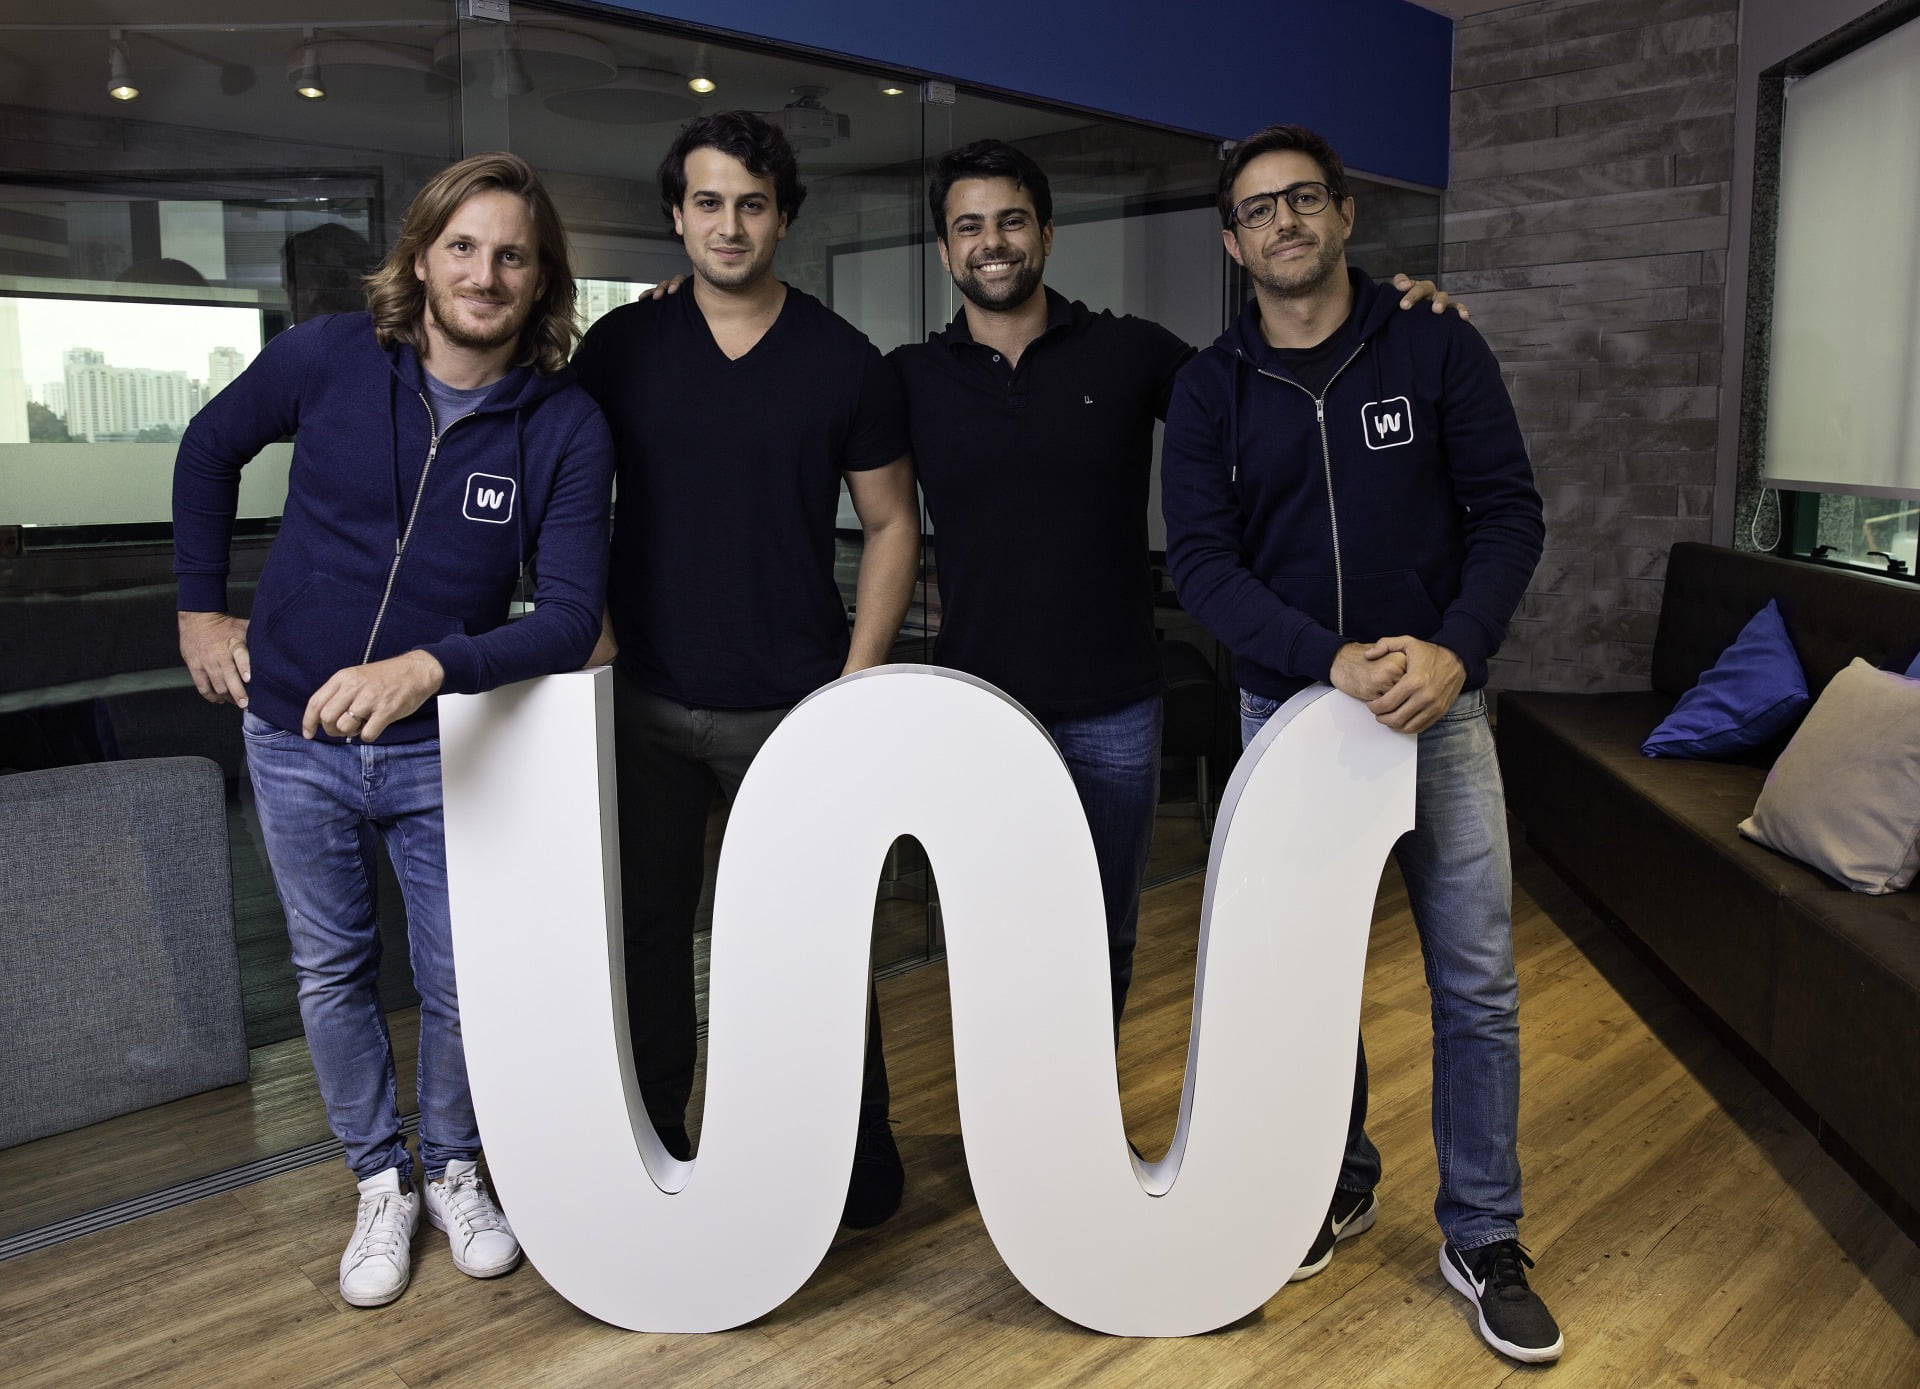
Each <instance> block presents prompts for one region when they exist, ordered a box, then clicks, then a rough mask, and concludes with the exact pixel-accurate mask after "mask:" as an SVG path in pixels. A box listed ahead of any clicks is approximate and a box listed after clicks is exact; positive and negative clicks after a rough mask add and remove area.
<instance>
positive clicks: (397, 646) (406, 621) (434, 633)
mask: <svg viewBox="0 0 1920 1389" xmlns="http://www.w3.org/2000/svg"><path fill="white" fill-rule="evenodd" d="M466 630H467V624H466V623H465V622H463V621H461V619H459V618H457V617H453V616H451V615H449V614H447V613H438V612H433V611H432V610H430V609H427V608H416V607H413V606H411V605H410V604H407V603H402V602H399V601H398V600H393V601H390V602H389V603H388V604H387V611H386V615H385V616H384V617H383V618H381V620H380V630H379V632H378V633H377V634H376V635H375V637H374V643H373V654H372V656H371V657H369V659H370V660H375V661H384V660H386V659H387V658H388V657H389V656H399V655H402V654H404V653H406V652H408V651H412V650H413V649H414V648H416V647H421V646H431V645H433V643H434V642H437V641H439V640H440V639H441V638H443V637H451V636H459V635H463V634H464V633H465V632H466ZM362 649H364V644H363V648H362ZM356 659H358V658H357V656H356Z"/></svg>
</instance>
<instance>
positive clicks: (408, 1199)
mask: <svg viewBox="0 0 1920 1389" xmlns="http://www.w3.org/2000/svg"><path fill="white" fill-rule="evenodd" d="M419 1228H420V1198H419V1197H418V1196H417V1195H408V1194H406V1193H404V1192H402V1191H401V1190H400V1169H399V1168H397V1167H389V1168H388V1169H387V1170H386V1171H384V1172H376V1173H375V1174H374V1175H373V1176H371V1177H368V1178H367V1179H366V1180H365V1181H364V1182H361V1183H360V1215H359V1218H358V1219H357V1220H356V1221H355V1222H354V1226H353V1238H352V1239H351V1240H349V1241H348V1242H347V1252H346V1253H344V1254H342V1255H341V1256H340V1296H341V1297H342V1298H343V1299H344V1300H345V1301H346V1302H348V1303H350V1304H351V1305H353V1306H355V1307H384V1306H385V1305H386V1304H387V1303H389V1302H391V1301H393V1300H394V1299H395V1298H396V1297H398V1296H400V1294H401V1293H403V1292H405V1291H406V1290H407V1280H408V1279H410V1278H411V1277H412V1276H413V1232H414V1231H415V1230H417V1229H419Z"/></svg>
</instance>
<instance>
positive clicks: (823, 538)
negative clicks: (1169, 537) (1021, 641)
mask: <svg viewBox="0 0 1920 1389" xmlns="http://www.w3.org/2000/svg"><path fill="white" fill-rule="evenodd" d="M660 188H661V198H662V201H663V202H664V204H665V206H666V209H667V211H668V213H669V215H670V216H671V217H672V218H673V224H674V229H675V230H676V231H677V232H678V233H679V234H680V236H681V239H682V241H683V242H684V243H685V246H686V250H687V255H688V256H689V258H690V259H691V260H692V262H693V268H694V275H693V281H692V292H691V293H686V294H677V295H673V296H671V297H666V298H660V299H657V300H643V301H641V302H640V303H638V304H632V305H628V306H626V307H624V308H619V309H615V310H614V311H613V312H611V313H609V314H607V315H606V316H605V317H604V318H602V319H601V320H600V321H599V322H598V323H597V324H595V325H594V327H593V329H592V330H591V331H590V332H589V333H588V334H587V336H586V338H585V340H584V341H583V342H582V343H581V345H580V350H579V352H578V353H577V354H576V355H575V357H574V362H573V365H574V370H575V371H576V373H577V374H578V376H579V379H580V382H581V384H582V385H583V386H585V387H586V389H587V391H588V392H589V394H591V395H592V396H593V397H594V399H595V400H596V401H598V402H599V404H600V407H601V409H602V411H603V412H604V413H605V414H606V417H607V422H608V424H609V425H610V426H611V428H612V431H613V442H614V453H615V460H616V465H617V474H616V476H617V481H618V493H617V502H616V511H615V521H614V532H613V554H612V561H611V570H610V574H609V577H608V584H607V606H608V613H609V618H610V621H611V626H612V631H613V636H614V639H615V641H616V642H617V644H618V648H619V654H618V657H617V660H616V662H615V665H614V688H615V692H616V705H615V732H616V742H617V758H618V769H619V777H620V832H621V833H620V838H621V874H622V878H623V880H624V883H625V891H626V902H627V907H626V921H625V933H626V954H627V987H628V1011H629V1021H630V1023H631V1026H632V1029H633V1050H634V1066H635V1070H636V1072H637V1076H638V1080H639V1083H640V1093H641V1098H642V1100H643V1101H644V1103H645V1104H646V1107H647V1112H648V1114H649V1116H650V1117H651V1118H652V1120H653V1124H654V1128H655V1129H656V1130H657V1131H658V1132H659V1134H660V1137H661V1140H662V1141H663V1142H664V1143H665V1145H666V1146H667V1149H668V1151H670V1152H672V1153H674V1154H675V1155H676V1156H679V1157H685V1156H687V1155H688V1153H689V1151H690V1143H689V1141H688V1137H687V1131H686V1105H687V1101H688V1098H689V1096H690V1095H691V1093H692V1087H693V1072H694V1063H695V1055H696V1043H695V1014H694V996H693V983H694V980H693V919H694V912H695V909H696V907H697V905H698V902H699V897H700V888H701V878H702V873H703V858H704V854H703V850H704V844H705V839H706V823H707V811H708V809H709V807H710V804H711V802H712V798H713V796H714V794H715V793H716V792H719V793H721V794H723V795H726V796H728V797H731V796H732V795H733V793H734V792H735V791H736V790H737V789H738V787H739V785H740V782H741V779H742V778H743V777H744V776H745V775H746V770H747V766H748V764H749V763H750V762H752V760H753V757H754V755H755V754H756V753H757V752H758V751H759V750H760V747H761V745H762V744H763V743H765V742H766V740H767V738H768V737H769V736H770V735H771V734H772V732H773V730H774V728H775V726H776V725H777V724H778V723H779V722H780V720H781V719H782V718H783V717H784V716H785V714H786V712H787V710H788V709H790V708H792V707H793V705H795V704H796V703H798V702H799V701H800V700H801V699H803V698H805V697H806V696H807V695H808V694H810V693H811V692H812V691H813V690H814V689H816V688H818V687H819V686H820V685H823V684H825V683H827V682H828V681H831V680H834V679H836V678H837V677H839V676H840V675H842V674H843V673H846V672H850V671H855V670H861V669H864V668H865V667H868V666H872V665H877V664H879V663H881V662H882V661H884V660H886V658H887V653H888V651H889V649H890V648H891V646H892V643H893V639H894V636H895V634H896V633H897V632H898V631H899V629H900V622H901V619H902V617H903V616H904V615H905V613H906V608H907V602H908V599H909V597H910V596H911V593H912V589H913V581H914V577H915V571H916V569H917V567H918V563H919V554H918V551H919V540H920V528H919V516H918V512H917V507H916V503H915V497H914V483H913V471H912V465H911V462H910V460H909V458H908V454H907V430H906V419H905V412H904V408H903V403H902V400H901V396H900V388H899V383H898V381H897V380H896V379H895V377H894V375H893V373H892V372H891V371H889V370H888V368H887V365H886V362H885V360H884V359H883V358H882V357H881V356H880V354H879V352H878V351H877V350H876V349H875V348H874V346H873V345H872V344H871V343H870V342H868V341H867V339H866V338H865V337H863V336H862V335H861V334H860V332H859V331H858V330H857V329H855V328H854V327H852V326H851V325H850V324H848V323H847V322H846V321H845V320H843V319H841V318H839V317H838V316H836V315H835V314H834V313H832V312H831V311H830V310H829V309H827V308H826V306H825V305H823V304H821V303H820V301H819V300H817V299H814V298H813V297H812V296H810V295H807V294H803V293H802V292H800V291H799V290H796V289H792V288H790V287H788V286H787V285H785V284H783V283H781V282H780V281H779V280H778V279H776V278H775V277H774V273H773V260H774V252H775V250H776V248H777V247H778V245H779V243H780V241H781V240H782V239H783V238H784V237H785V236H786V233H787V228H788V227H789V226H790V225H791V224H792V222H793V219H794V217H795V215H797V214H798V212H799V210H800V203H801V200H802V198H803V197H804V196H805V194H806V190H805V188H804V187H803V186H802V185H801V183H800V179H799V173H798V169H797V166H796V163H795V160H794V156H793V151H792V150H791V148H789V146H788V144H787V141H786V137H785V136H783V135H782V134H781V133H780V132H779V131H778V130H777V129H775V128H774V127H772V126H770V125H768V124H767V122H765V121H764V120H762V119H761V118H760V117H758V116H756V115H754V114H752V113H750V112H745V111H734V112H727V113H724V114H721V115H714V116H705V117H701V118H700V119H698V120H696V121H694V122H692V123H691V124H690V125H689V126H688V127H687V129H686V130H684V131H683V132H682V133H681V135H680V136H679V138H678V139H677V140H675V142H674V144H673V146H672V147H671V148H670V149H669V150H668V152H667V156H666V159H665V160H664V161H663V162H662V164H661V166H660ZM842 478H844V479H845V480H846V483H847V487H848V490H849V491H850V492H851V494H852V497H853V505H854V509H855V511H856V512H858V513H859V516H860V523H861V528H862V530H863V532H864V534H865V548H864V550H863V553H862V557H861V563H860V578H859V588H858V602H857V608H856V615H855V619H854V624H853V632H852V636H851V639H849V636H848V632H847V622H846V615H845V611H844V609H843V607H842V604H841V599H840V593H839V590H838V588H837V587H836V585H835V583H834V577H833V541H834V536H833V532H834V517H835V513H836V511H837V509H838V505H839V495H840V483H841V479H842ZM900 1192H901V1168H900V1157H899V1152H898V1150H897V1149H896V1148H895V1146H894V1143H893V1138H892V1135H891V1133H890V1131H889V1128H888V1122H887V1079H886V1067H885V1063H884V1061H883V1060H882V1058H881V1054H880V1035H879V1015H878V1012H877V1010H875V1009H873V1008H872V1006H871V1005H870V1008H869V1024H868V1035H867V1065H866V1077H865V1084H864V1088H863V1092H862V1096H861V1113H860V1139H859V1142H858V1145H857V1147H856V1155H855V1160H854V1173H853V1181H852V1183H851V1185H850V1188H849V1193H848V1198H847V1213H846V1218H847V1221H848V1223H849V1224H853V1225H872V1224H877V1223H879V1222H880V1221H882V1220H885V1219H886V1218H887V1217H888V1216H889V1215H891V1214H892V1213H893V1211H894V1210H895V1209H896V1208H897V1206H898V1205H899V1201H900Z"/></svg>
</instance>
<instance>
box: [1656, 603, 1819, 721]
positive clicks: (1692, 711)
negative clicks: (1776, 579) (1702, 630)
mask: <svg viewBox="0 0 1920 1389" xmlns="http://www.w3.org/2000/svg"><path fill="white" fill-rule="evenodd" d="M1811 702H1812V701H1811V699H1810V697H1809V696H1808V694H1807V677H1806V673H1805V672H1804V671H1802V670H1801V669H1800V658H1799V657H1798V656H1796V655H1794V652H1793V643H1792V641H1790V640H1789V639H1788V637H1787V624H1786V623H1785V622H1782V621H1781V620H1780V606H1779V604H1778V603H1776V602H1772V601H1769V602H1768V603H1767V606H1766V607H1764V608H1762V609H1760V611H1759V612H1757V613H1755V614H1754V615H1753V617H1752V619H1751V620H1750V621H1749V622H1748V623H1747V625H1746V626H1745V627H1743V628H1741V630H1740V635H1739V636H1737V637H1735V638H1734V641H1733V645H1732V646H1729V647H1728V648H1727V649H1726V650H1725V651H1722V652H1721V653H1720V659H1719V660H1717V661H1715V662H1714V663H1713V669H1712V670H1710V671H1708V672H1707V673H1706V674H1704V675H1702V676H1701V677H1700V683H1699V684H1697V685H1695V686H1694V687H1693V688H1692V689H1690V690H1688V691H1687V692H1686V693H1685V694H1683V695H1681V696H1680V702H1679V703H1678V704H1676V705H1674V706H1673V712H1672V713H1670V714H1668V715H1667V716H1666V718H1665V719H1663V720H1661V722H1660V726H1659V727H1658V728H1656V729H1654V730H1653V732H1652V733H1650V734H1648V735H1647V741H1646V742H1644V743H1642V744H1641V745H1640V751H1642V752H1644V753H1645V754H1646V755H1647V756H1648V757H1725V756H1727V755H1729V754H1730V753H1736V752H1741V751H1743V750H1745V749H1747V748H1752V747H1758V746H1760V745H1761V744H1762V743H1766V742H1770V741H1771V740H1773V739H1774V738H1777V737H1779V736H1780V735H1781V734H1782V733H1785V732H1786V731H1787V730H1788V729H1789V728H1791V727H1793V725H1794V722H1795V721H1796V720H1797V719H1799V717H1800V716H1801V715H1802V714H1803V713H1805V712H1806V709H1807V705H1808V704H1809V703H1811Z"/></svg>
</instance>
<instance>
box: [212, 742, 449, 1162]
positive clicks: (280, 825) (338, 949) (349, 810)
mask: <svg viewBox="0 0 1920 1389" xmlns="http://www.w3.org/2000/svg"><path fill="white" fill-rule="evenodd" d="M242 730H243V732H244V733H245V736H246V745H247V772H248V774H249V776H250V777H251V778H252V780H253V794H254V801H255V805H256V809H257V810H258V812H259V816H260V831H261V835H262V837H263V838H264V839H265V841H266V848H267V859H268V862H269V863H270V864H271V865H272V867H273V878H274V884H275V886H276V887H277V888H278V889H279V892H280V903H281V905H282V906H283V907H285V909H286V913H287V938H288V940H289V941H290V942H291V943H292V946H293V965H294V970H295V973H296V975H297V976H298V979H299V988H300V1020H301V1022H302V1023H303V1024H304V1026H305V1028H306V1034H307V1050H308V1051H309V1052H310V1053H311V1054H312V1057H313V1071H314V1075H315V1077H316V1078H317V1079H318V1080H319V1082H320V1097H321V1099H322V1100H324V1101H325V1103H326V1106H327V1124H328V1126H329V1127H330V1128H331V1129H332V1130H333V1134H334V1137H336V1138H338V1139H339V1140H340V1142H341V1143H342V1144H343V1145H344V1146H345V1148H346V1150H347V1166H348V1167H350V1168H352V1169H353V1175H354V1176H355V1177H357V1178H360V1179H362V1180H364V1179H365V1178H367V1177H371V1176H373V1175H374V1174H375V1173H377V1172H384V1171H385V1170H386V1169H387V1168H389V1167H397V1168H399V1169H400V1176H401V1180H402V1181H408V1180H411V1178H412V1172H413V1163H412V1160H411V1159H410V1158H409V1157H408V1155H407V1148H406V1143H405V1141H404V1139H403V1138H402V1137H401V1133H400V1110H399V1105H398V1102H397V1100H396V1095H395V1077H394V1065H393V1044H392V1042H391V1040H390V1039H389V1037H388V1035H387V1018H386V1014H385V1013H384V1012H383V1011H382V1010H381V1007H380V995H379V992H378V989H377V988H376V985H375V980H376V977H377V975H378V971H379V968H380V936H379V928H378V924H377V923H376V921H375V919H374V903H373V882H374V857H373V851H374V845H373V841H374V836H375V835H376V834H377V835H378V836H379V837H380V838H381V840H382V841H384V842H385V844H386V846H387V856H388V858H390V859H391V860H392V861H393V868H394V872H395V874H396V875H397V876H398V878H399V880H400V894H401V896H402V897H403V898H404V899H405V901H406V906H407V948H408V950H409V951H410V952H411V954H412V957H413V982H414V987H415V988H416V989H417V990H418V991H419V993H420V1071H419V1095H420V1163H421V1166H423V1167H424V1168H425V1169H426V1176H427V1178H428V1179H429V1180H432V1179H435V1178H437V1177H439V1176H440V1175H441V1173H442V1172H444V1171H445V1170H446V1166H447V1163H448V1161H449V1160H451V1159H454V1158H460V1159H466V1160H471V1159H473V1158H475V1157H477V1156H478V1155H479V1152H480V1132H479V1129H478V1127H477V1126H476V1125H475V1123H474V1118H473V1097H472V1095H471V1093H470V1092H469V1091H468V1088H467V1055H466V1046H465V1043H464V1042H463V1041H462V1040H461V1036H460V1006H459V999H458V997H457V995H456V993H455V991H454V978H453V934H452V924H451V921H450V919H449V916H448V911H447V856H446V841H445V838H444V836H443V833H442V830H441V815H440V743H439V740H438V739H428V740H425V741H422V742H416V743H394V744H391V745H389V744H381V743H373V744H368V743H352V744H345V745H343V744H339V743H324V742H319V741H314V742H308V741H307V740H306V739H304V738H302V737H301V736H300V735H299V734H298V733H289V732H287V731H285V730H284V729H280V728H276V727H275V726H274V725H272V724H270V723H268V722H266V721H265V720H264V719H261V718H259V717H258V716H256V715H254V714H252V713H248V714H247V715H245V717H244V719H243V721H242Z"/></svg>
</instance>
